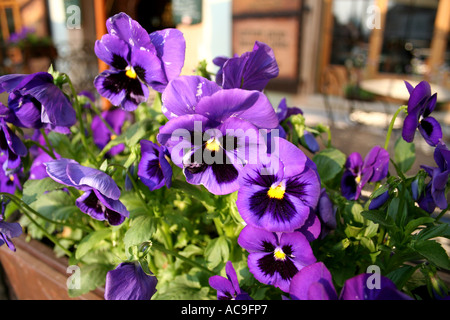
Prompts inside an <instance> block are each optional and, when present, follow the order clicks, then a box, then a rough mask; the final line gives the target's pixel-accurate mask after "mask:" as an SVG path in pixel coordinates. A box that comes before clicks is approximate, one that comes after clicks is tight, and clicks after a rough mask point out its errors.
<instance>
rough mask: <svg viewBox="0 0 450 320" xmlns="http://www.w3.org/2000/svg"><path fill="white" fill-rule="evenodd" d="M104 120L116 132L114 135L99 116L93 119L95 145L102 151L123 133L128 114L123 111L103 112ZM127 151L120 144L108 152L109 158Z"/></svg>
mask: <svg viewBox="0 0 450 320" xmlns="http://www.w3.org/2000/svg"><path fill="white" fill-rule="evenodd" d="M102 117H103V119H104V120H105V121H106V122H107V123H108V124H109V125H110V127H111V129H113V131H114V132H115V134H113V133H112V132H111V131H110V130H109V129H108V128H107V127H106V125H105V124H104V123H103V121H102V120H101V119H100V117H99V116H95V117H94V118H93V119H92V124H91V128H92V136H93V139H94V143H95V145H96V146H97V147H99V148H100V149H103V148H104V147H105V146H106V145H107V144H108V142H110V141H111V140H114V139H116V138H117V136H119V135H120V134H121V133H122V126H123V124H124V123H125V120H126V119H127V112H126V111H124V110H122V109H111V110H107V111H103V112H102ZM124 149H125V145H124V144H119V145H117V146H114V147H112V148H111V150H109V151H108V153H107V154H108V155H109V156H114V155H116V154H119V153H121V152H122V151H123V150H124Z"/></svg>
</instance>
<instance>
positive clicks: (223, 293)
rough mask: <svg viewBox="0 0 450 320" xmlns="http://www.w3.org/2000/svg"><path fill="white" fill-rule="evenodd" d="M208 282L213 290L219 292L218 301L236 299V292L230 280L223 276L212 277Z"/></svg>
mask: <svg viewBox="0 0 450 320" xmlns="http://www.w3.org/2000/svg"><path fill="white" fill-rule="evenodd" d="M208 281H209V285H210V286H211V288H213V289H214V290H217V299H218V300H231V299H233V298H234V296H235V293H236V290H235V289H234V287H233V285H232V284H231V282H230V281H229V280H228V279H226V278H224V277H222V276H212V277H210V278H209V280H208Z"/></svg>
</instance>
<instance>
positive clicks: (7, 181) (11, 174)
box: [0, 155, 22, 194]
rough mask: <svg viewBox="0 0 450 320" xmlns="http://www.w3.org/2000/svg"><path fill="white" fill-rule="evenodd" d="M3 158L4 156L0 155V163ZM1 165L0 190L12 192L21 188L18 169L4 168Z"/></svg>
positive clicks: (4, 158) (2, 161)
mask: <svg viewBox="0 0 450 320" xmlns="http://www.w3.org/2000/svg"><path fill="white" fill-rule="evenodd" d="M5 160H6V156H5V155H3V156H1V155H0V164H2V163H4V161H5ZM2 167H3V166H2ZM2 167H0V192H5V193H10V194H14V193H15V192H16V190H21V189H22V185H21V184H20V180H19V175H18V173H19V169H15V170H4V169H3V168H2Z"/></svg>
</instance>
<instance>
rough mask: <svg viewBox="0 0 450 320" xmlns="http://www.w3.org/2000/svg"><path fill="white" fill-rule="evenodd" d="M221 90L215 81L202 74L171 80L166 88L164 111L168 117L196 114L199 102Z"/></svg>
mask: <svg viewBox="0 0 450 320" xmlns="http://www.w3.org/2000/svg"><path fill="white" fill-rule="evenodd" d="M219 90H220V87H219V86H218V85H217V84H216V83H214V82H213V81H210V80H207V79H205V78H204V77H200V76H190V75H186V76H180V77H178V78H175V79H173V80H172V81H170V82H169V84H168V85H167V87H166V89H165V90H164V92H163V94H162V96H161V99H162V104H163V106H162V111H163V113H164V115H165V116H166V117H167V118H168V119H172V118H174V117H177V116H181V115H185V114H194V113H195V108H196V106H197V104H198V102H199V101H200V100H201V99H202V98H203V97H207V96H210V95H212V94H213V93H215V92H217V91H219Z"/></svg>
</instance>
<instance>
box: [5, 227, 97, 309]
mask: <svg viewBox="0 0 450 320" xmlns="http://www.w3.org/2000/svg"><path fill="white" fill-rule="evenodd" d="M13 242H14V245H15V246H16V249H17V250H16V252H12V251H11V250H9V249H8V247H7V246H6V245H4V246H1V247H0V263H1V265H2V266H3V269H4V272H5V274H6V281H7V284H8V285H9V289H10V291H11V290H12V291H13V296H14V297H15V298H16V299H18V300H102V299H104V298H103V297H104V291H103V290H102V289H97V290H95V291H92V292H89V293H87V294H85V295H82V296H79V297H76V298H71V297H69V295H68V293H67V279H68V278H69V277H70V276H71V273H70V272H67V267H68V263H67V259H64V258H57V257H56V256H55V254H54V252H53V250H52V249H51V248H50V247H48V246H46V245H45V244H43V243H41V242H39V241H36V240H31V241H26V240H25V237H24V236H22V237H19V238H14V239H13Z"/></svg>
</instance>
